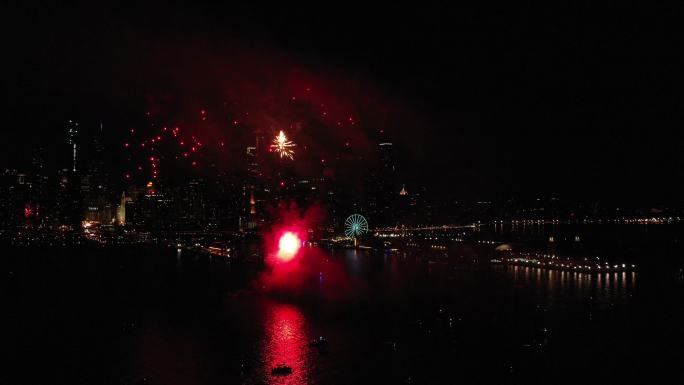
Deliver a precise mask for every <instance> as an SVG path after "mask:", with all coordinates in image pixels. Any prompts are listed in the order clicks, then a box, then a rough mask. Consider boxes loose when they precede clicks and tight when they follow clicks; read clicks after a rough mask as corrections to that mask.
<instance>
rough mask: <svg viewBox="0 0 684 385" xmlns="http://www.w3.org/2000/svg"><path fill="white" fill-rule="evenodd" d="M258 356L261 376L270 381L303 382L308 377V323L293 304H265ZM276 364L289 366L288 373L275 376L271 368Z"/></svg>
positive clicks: (278, 382) (305, 381)
mask: <svg viewBox="0 0 684 385" xmlns="http://www.w3.org/2000/svg"><path fill="white" fill-rule="evenodd" d="M266 309H267V310H266V311H267V314H266V315H265V318H264V326H263V331H264V338H263V340H262V347H261V357H262V367H261V368H260V371H261V372H262V378H264V379H267V382H268V383H270V384H306V383H308V382H309V381H308V379H309V377H310V373H309V371H310V365H309V364H308V362H309V361H310V357H309V355H310V354H311V352H310V349H309V348H308V342H309V338H308V334H309V333H308V326H307V323H306V319H305V318H304V315H303V314H302V312H301V311H300V310H299V309H298V308H297V307H295V306H293V305H289V304H282V303H273V304H272V306H267V307H266ZM279 365H286V366H289V367H290V368H292V374H290V375H286V376H275V375H273V374H272V373H271V370H272V369H273V368H274V367H276V366H279Z"/></svg>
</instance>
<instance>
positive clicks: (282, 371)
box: [271, 364, 292, 376]
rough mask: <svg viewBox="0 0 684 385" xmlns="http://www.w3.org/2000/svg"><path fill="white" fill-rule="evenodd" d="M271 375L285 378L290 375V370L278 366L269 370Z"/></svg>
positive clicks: (283, 366)
mask: <svg viewBox="0 0 684 385" xmlns="http://www.w3.org/2000/svg"><path fill="white" fill-rule="evenodd" d="M271 374H272V375H274V376H287V375H289V374H292V368H291V367H289V366H287V365H285V364H280V365H278V366H276V367H274V368H273V369H271Z"/></svg>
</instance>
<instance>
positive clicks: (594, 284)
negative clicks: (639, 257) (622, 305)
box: [494, 266, 637, 301]
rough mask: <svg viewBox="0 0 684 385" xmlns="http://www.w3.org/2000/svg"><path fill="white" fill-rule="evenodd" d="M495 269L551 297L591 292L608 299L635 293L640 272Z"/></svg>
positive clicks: (514, 267) (533, 268)
mask: <svg viewBox="0 0 684 385" xmlns="http://www.w3.org/2000/svg"><path fill="white" fill-rule="evenodd" d="M494 270H495V271H497V272H499V273H504V274H508V275H510V277H511V278H512V279H513V283H514V284H517V285H533V287H534V289H535V290H536V291H537V292H538V293H545V294H546V296H547V299H549V300H553V299H560V298H567V296H579V297H581V296H590V297H591V298H597V299H599V300H608V301H612V300H615V299H621V298H624V297H625V296H627V295H632V294H633V293H634V291H635V288H636V279H637V273H636V272H633V271H630V272H610V273H608V272H606V273H584V272H571V271H562V270H561V271H559V270H547V269H542V268H536V267H527V266H496V267H495V268H494Z"/></svg>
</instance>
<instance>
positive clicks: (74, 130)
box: [67, 119, 78, 172]
mask: <svg viewBox="0 0 684 385" xmlns="http://www.w3.org/2000/svg"><path fill="white" fill-rule="evenodd" d="M67 143H69V146H70V149H71V171H73V172H76V150H77V145H78V123H76V122H74V121H73V120H71V119H69V121H67Z"/></svg>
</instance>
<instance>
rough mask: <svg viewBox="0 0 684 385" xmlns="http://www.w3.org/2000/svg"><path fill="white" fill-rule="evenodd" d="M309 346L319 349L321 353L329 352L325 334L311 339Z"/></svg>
mask: <svg viewBox="0 0 684 385" xmlns="http://www.w3.org/2000/svg"><path fill="white" fill-rule="evenodd" d="M309 346H310V347H312V348H316V349H318V351H319V352H320V353H327V352H328V340H327V339H326V338H325V337H323V336H321V337H318V338H314V339H313V340H311V342H309Z"/></svg>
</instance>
